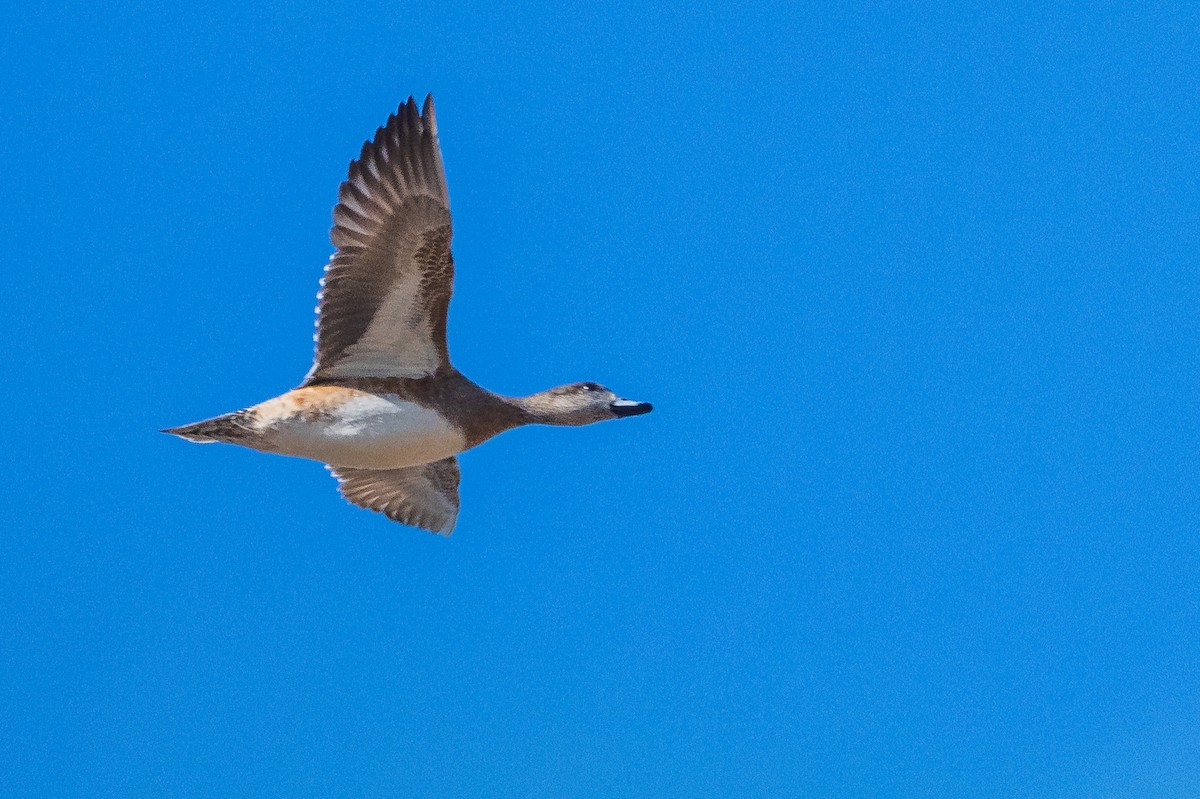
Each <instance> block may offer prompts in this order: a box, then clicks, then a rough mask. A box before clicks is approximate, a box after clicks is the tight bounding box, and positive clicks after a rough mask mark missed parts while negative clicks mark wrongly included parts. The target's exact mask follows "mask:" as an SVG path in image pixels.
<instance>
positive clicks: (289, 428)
mask: <svg viewBox="0 0 1200 799" xmlns="http://www.w3.org/2000/svg"><path fill="white" fill-rule="evenodd" d="M263 443H264V444H266V445H267V447H268V448H270V450H271V451H272V452H278V453H281V454H283V455H296V456H299V457H301V458H312V459H313V460H318V461H323V462H325V463H328V464H332V465H334V466H353V467H357V468H359V469H399V468H401V467H403V466H416V465H418V464H421V463H430V462H432V461H438V460H441V459H442V458H448V457H450V456H451V455H455V454H457V453H459V452H462V451H463V449H465V448H466V441H465V439H464V438H463V435H462V433H461V432H460V431H459V430H458V428H456V427H454V426H453V425H452V424H450V423H449V422H447V421H446V419H445V417H443V416H442V415H441V414H440V413H437V412H436V411H432V410H430V409H429V408H426V407H424V406H423V405H418V404H417V403H415V402H410V401H408V400H404V399H400V398H399V397H397V396H396V395H394V394H390V395H384V396H377V395H374V394H361V395H359V396H356V397H354V398H353V399H351V400H349V401H348V402H345V403H344V404H341V405H339V406H338V407H337V408H333V409H329V410H327V411H326V412H324V413H322V414H320V415H318V416H315V417H314V416H307V417H306V416H303V415H298V416H293V417H291V418H289V419H285V420H280V421H278V422H275V423H273V424H269V425H268V426H267V427H266V429H264V430H263Z"/></svg>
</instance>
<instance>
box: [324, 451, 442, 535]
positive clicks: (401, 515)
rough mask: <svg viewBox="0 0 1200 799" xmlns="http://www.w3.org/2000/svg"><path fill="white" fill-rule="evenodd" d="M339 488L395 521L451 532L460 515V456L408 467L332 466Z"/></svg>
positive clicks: (436, 531) (350, 498)
mask: <svg viewBox="0 0 1200 799" xmlns="http://www.w3.org/2000/svg"><path fill="white" fill-rule="evenodd" d="M329 471H331V472H333V476H334V477H336V478H337V479H338V491H340V492H341V494H342V496H343V497H345V498H346V500H347V501H349V502H352V503H354V504H355V505H357V506H359V507H360V508H366V509H367V510H373V511H378V512H379V513H382V514H383V515H384V516H387V517H388V518H389V519H392V520H393V521H397V522H400V523H401V524H409V525H412V526H413V527H420V528H421V529H422V530H429V531H430V532H433V533H437V534H438V535H450V533H451V532H452V531H453V530H454V522H455V520H456V519H457V518H458V481H459V471H458V458H446V459H445V460H440V461H434V462H433V463H426V464H424V465H421V466H410V467H408V468H406V469H348V468H344V467H342V466H330V467H329Z"/></svg>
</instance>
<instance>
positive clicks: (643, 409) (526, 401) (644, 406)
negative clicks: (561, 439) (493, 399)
mask: <svg viewBox="0 0 1200 799" xmlns="http://www.w3.org/2000/svg"><path fill="white" fill-rule="evenodd" d="M521 405H522V406H523V407H524V408H525V410H526V411H527V412H528V413H529V414H530V416H531V417H532V421H535V422H540V423H542V424H560V425H583V424H591V423H592V422H603V421H605V420H606V419H620V418H622V417H624V416H637V415H639V414H643V413H649V412H650V411H652V410H654V406H653V405H651V404H650V403H649V402H635V401H634V400H627V399H623V398H621V397H618V396H617V395H616V394H614V393H613V392H612V391H611V390H609V389H607V388H605V387H604V386H602V385H600V384H599V383H571V384H570V385H566V386H559V387H558V388H552V389H549V390H547V391H542V392H540V393H538V394H533V395H532V396H529V397H524V398H523V399H522V400H521Z"/></svg>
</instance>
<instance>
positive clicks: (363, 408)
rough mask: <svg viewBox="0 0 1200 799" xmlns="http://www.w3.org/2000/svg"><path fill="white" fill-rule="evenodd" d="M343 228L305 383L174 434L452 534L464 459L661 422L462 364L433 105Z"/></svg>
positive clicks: (393, 150)
mask: <svg viewBox="0 0 1200 799" xmlns="http://www.w3.org/2000/svg"><path fill="white" fill-rule="evenodd" d="M333 219H334V226H333V230H332V232H331V238H332V240H333V245H334V247H335V248H336V250H335V252H334V254H333V257H332V258H331V259H330V261H329V264H328V265H327V266H326V267H325V276H324V278H323V279H322V281H321V291H320V293H319V294H318V306H317V335H316V355H315V358H314V362H313V365H312V368H311V369H310V370H309V373H308V375H307V376H306V377H305V379H304V382H303V384H302V385H301V386H300V387H299V388H296V389H293V390H292V391H289V392H287V393H285V394H281V395H280V396H278V397H275V398H273V399H269V400H266V401H265V402H261V403H259V404H258V405H254V406H252V407H250V408H246V409H244V410H241V411H236V412H234V413H229V414H225V415H223V416H218V417H215V418H213V419H208V420H206V421H203V422H196V423H194V424H190V425H185V426H183V427H175V428H170V429H168V430H166V431H164V432H168V433H174V434H176V435H178V436H181V437H183V438H186V439H188V440H190V441H196V442H201V443H207V442H211V441H223V442H227V443H232V444H240V445H242V446H245V447H250V448H251V449H257V450H260V451H263V452H274V453H279V454H283V455H294V456H297V457H303V458H312V459H314V460H318V461H323V462H324V463H326V464H327V465H328V468H329V469H330V471H331V472H332V473H333V474H334V476H335V477H336V478H337V479H338V484H339V490H340V491H341V494H342V496H343V497H345V498H346V499H347V500H349V501H350V502H352V503H354V504H355V505H358V506H360V507H363V508H368V509H370V510H374V511H378V512H380V513H382V514H384V515H385V516H387V517H388V518H389V519H394V520H395V521H398V522H403V523H404V524H409V525H413V526H414V527H421V528H424V529H426V530H430V531H433V532H436V533H440V534H442V535H449V533H450V532H451V530H453V529H454V524H455V520H456V519H457V516H458V506H459V500H458V484H459V468H458V459H457V458H456V457H455V455H457V454H458V453H459V452H462V451H464V450H467V449H470V448H471V447H474V446H476V445H478V444H480V443H482V442H483V441H486V440H487V439H489V438H491V437H492V436H495V435H497V434H499V433H501V432H503V431H505V430H509V429H511V428H514V427H517V426H520V425H523V424H555V425H580V424H590V423H592V422H598V421H602V420H604V419H614V418H619V417H623V416H633V415H637V414H641V413H645V412H647V411H649V410H650V409H651V406H650V404H649V403H637V402H632V401H630V400H622V399H620V398H619V397H617V395H616V394H614V393H613V392H611V391H609V390H608V389H606V388H604V387H603V386H599V385H597V384H595V383H573V384H571V385H569V386H561V387H559V388H555V389H550V390H548V391H543V392H541V393H538V394H533V395H530V396H528V397H502V396H500V395H497V394H493V393H492V392H490V391H488V390H486V389H484V388H481V387H480V386H478V385H476V384H475V383H473V382H471V381H470V380H468V379H467V378H466V377H464V376H463V375H462V374H460V373H459V372H458V371H457V370H456V369H455V368H454V367H453V366H452V365H451V364H450V355H449V351H448V349H447V345H446V314H447V309H448V308H449V305H450V295H451V292H452V290H453V282H454V259H453V257H452V256H451V254H450V238H451V225H450V199H449V195H448V194H447V192H446V177H445V172H444V170H443V168H442V156H441V152H440V149H439V146H438V139H437V121H436V119H435V117H434V110H433V98H432V97H427V98H426V100H425V105H424V108H423V109H422V111H421V112H420V113H418V112H417V104H416V102H415V101H414V100H413V99H412V98H411V97H410V98H409V99H408V102H406V103H404V104H403V105H401V106H400V108H399V110H398V111H397V112H396V113H395V114H394V115H392V116H391V117H390V118H389V119H388V122H387V124H386V125H384V126H383V127H382V128H379V129H378V130H377V131H376V133H375V138H374V140H372V141H370V142H367V143H366V144H364V145H363V148H362V153H361V154H360V155H359V157H358V159H357V160H355V161H354V162H352V163H351V164H350V172H349V176H348V177H347V179H346V181H345V182H344V183H342V185H341V187H340V188H339V190H338V203H337V206H335V208H334V210H333Z"/></svg>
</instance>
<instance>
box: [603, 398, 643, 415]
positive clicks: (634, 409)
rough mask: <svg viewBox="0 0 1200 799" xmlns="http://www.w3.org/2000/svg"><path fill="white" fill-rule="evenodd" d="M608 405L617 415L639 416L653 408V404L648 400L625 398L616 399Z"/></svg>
mask: <svg viewBox="0 0 1200 799" xmlns="http://www.w3.org/2000/svg"><path fill="white" fill-rule="evenodd" d="M608 407H610V408H612V412H613V413H614V414H615V415H617V416H640V415H641V414H643V413H650V411H652V410H654V406H653V405H651V404H650V403H649V402H634V401H633V400H627V399H620V400H617V401H616V402H614V403H613V404H611V405H609V406H608Z"/></svg>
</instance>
